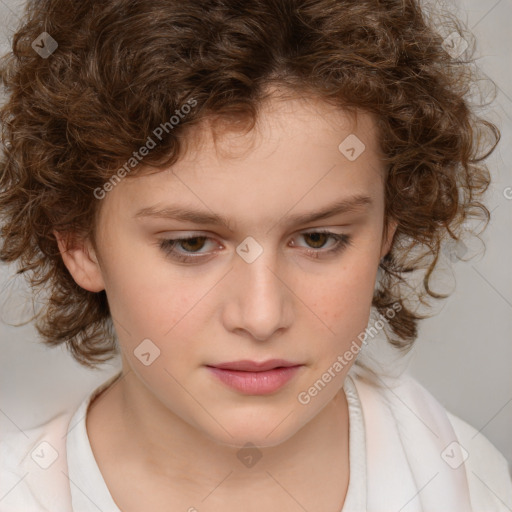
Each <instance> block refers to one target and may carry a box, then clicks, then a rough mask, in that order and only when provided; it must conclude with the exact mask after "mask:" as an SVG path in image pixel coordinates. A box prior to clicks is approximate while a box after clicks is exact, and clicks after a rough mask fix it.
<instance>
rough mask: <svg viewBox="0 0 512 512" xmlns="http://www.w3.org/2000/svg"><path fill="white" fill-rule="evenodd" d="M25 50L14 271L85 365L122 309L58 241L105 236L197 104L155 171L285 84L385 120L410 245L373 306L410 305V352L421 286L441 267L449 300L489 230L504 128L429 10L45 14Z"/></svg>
mask: <svg viewBox="0 0 512 512" xmlns="http://www.w3.org/2000/svg"><path fill="white" fill-rule="evenodd" d="M449 19H450V20H451V23H452V24H455V25H454V26H456V27H457V28H456V30H457V32H459V33H460V34H464V37H465V38H466V39H468V35H467V34H466V33H464V32H463V31H462V30H461V29H460V24H459V22H457V21H456V19H454V18H452V17H450V18H449ZM43 31H44V32H47V33H48V34H50V35H51V37H52V38H54V39H55V40H56V41H57V42H58V48H57V49H56V50H55V51H54V52H53V53H52V54H51V55H50V56H49V57H48V58H42V57H41V56H40V55H39V54H38V53H37V52H36V51H35V49H34V48H33V46H32V43H33V42H34V40H36V38H37V37H38V36H39V35H40V34H41V33H42V32H43ZM12 49H13V51H12V52H10V53H8V54H6V55H5V56H4V57H3V59H2V62H1V67H0V73H1V78H2V81H3V85H4V87H5V91H6V93H8V100H7V101H6V102H5V103H4V105H3V107H2V109H1V111H0V122H1V124H2V134H1V135H2V143H3V148H2V149H3V152H2V155H1V160H0V220H1V221H2V224H1V235H2V245H1V248H0V259H1V260H3V261H5V262H14V261H18V265H19V271H18V273H22V274H25V276H27V278H28V279H29V282H30V284H31V286H32V288H33V290H34V291H37V290H43V289H44V290H45V291H46V292H48V299H47V300H46V301H45V303H44V305H43V306H42V307H41V309H40V311H39V313H38V315H37V322H36V326H37V329H38V331H39V333H40V335H41V336H42V338H43V340H44V342H46V343H48V344H50V345H59V344H61V343H66V344H67V346H68V348H69V349H70V351H71V353H72V355H73V356H74V357H75V359H76V360H77V361H78V362H80V363H81V364H83V365H85V366H90V367H94V366H96V365H97V364H98V363H101V362H104V361H106V360H108V359H110V358H111V357H112V356H113V355H114V354H115V352H116V350H117V348H116V338H115V333H114V329H113V323H112V319H111V316H110V312H109V306H108V302H107V299H106V295H105V291H102V292H99V293H92V292H89V291H86V290H84V289H82V288H81V287H79V286H78V285H77V284H76V283H75V281H74V280H73V278H72V277H71V275H70V274H69V272H68V270H67V269H66V267H65V266H64V264H63V260H62V257H61V255H60V253H59V250H58V247H57V243H56V239H55V236H54V234H53V231H54V230H56V231H58V232H62V233H75V234H79V235H80V236H91V237H92V239H93V240H94V231H95V226H96V215H97V212H98V207H99V200H98V199H97V198H96V197H95V195H94V190H95V189H97V188H98V187H102V186H103V184H104V183H105V182H106V181H107V180H109V179H110V178H111V176H112V174H113V171H114V170H115V169H118V168H119V166H121V165H122V164H123V163H124V162H126V161H127V160H128V159H129V158H130V156H132V153H133V151H134V150H136V149H137V148H139V147H141V146H142V145H143V144H144V143H145V142H146V139H147V137H148V136H149V135H150V134H151V133H152V131H153V130H154V128H155V127H156V126H159V125H160V124H161V123H162V122H165V121H167V120H168V117H169V116H168V113H169V112H171V113H172V112H175V111H176V110H177V109H179V108H180V107H181V106H182V105H184V104H186V103H187V101H190V100H191V98H193V99H195V101H197V105H198V106H197V107H196V108H195V109H193V110H192V111H191V112H190V113H188V114H187V116H186V117H185V118H184V119H183V120H181V122H180V124H179V125H177V126H176V127H175V128H174V129H173V130H172V131H170V132H169V133H168V134H166V133H164V136H163V138H162V141H161V142H160V143H159V144H158V145H157V147H156V148H154V149H153V150H152V151H151V153H150V154H149V155H148V156H146V157H145V158H144V161H143V164H144V165H152V166H156V167H158V168H161V167H163V166H168V165H172V163H174V162H176V161H177V160H178V158H179V156H180V155H181V154H183V152H184V147H185V144H184V140H185V137H184V136H185V134H186V133H189V130H190V129H191V128H193V127H196V126H198V125H199V123H201V122H202V121H204V120H205V119H206V118H208V117H210V118H212V117H214V118H219V119H229V120H231V121H232V122H234V121H236V120H240V121H243V122H248V123H249V124H250V125H251V126H253V125H254V122H255V119H256V118H257V115H258V112H259V108H260V107H261V104H262V102H263V101H264V99H265V94H266V91H268V88H269V86H270V85H278V86H280V87H281V88H285V89H286V90H290V91H293V92H295V93H299V94H312V95H314V96H315V97H318V98H321V99H323V100H325V101H326V102H328V103H329V104H331V105H333V107H339V108H355V109H361V110H363V111H366V112H370V113H372V114H374V116H375V118H376V119H377V123H378V127H379V132H380V142H381V147H382V150H383V153H384V155H385V163H386V165H387V168H388V173H387V180H386V191H385V193H386V207H385V208H386V211H385V214H386V218H392V219H394V220H395V221H396V222H397V231H396V234H395V237H394V240H393V246H392V248H391V251H390V252H389V254H388V255H387V256H386V257H385V258H384V259H383V260H382V262H381V264H380V270H381V274H382V279H381V280H380V283H379V286H378V287H377V289H376V291H375V295H374V299H373V305H374V306H375V307H376V308H377V310H378V311H379V312H381V313H385V311H386V310H387V309H388V308H389V307H390V306H391V305H392V304H394V303H400V304H402V306H403V307H402V308H401V310H400V311H399V312H397V314H396V316H394V318H392V319H390V320H389V322H390V329H391V331H392V336H390V335H389V334H388V337H389V341H390V342H391V343H393V344H394V345H396V346H397V347H402V348H404V349H407V348H408V347H410V346H411V345H412V343H413V341H414V339H415V338H416V336H417V321H418V320H419V319H420V318H423V317H422V316H420V315H419V314H418V313H417V312H415V311H413V308H411V307H410V306H408V305H406V299H405V297H406V294H405V289H406V287H407V279H406V278H407V275H408V274H407V273H409V272H411V271H413V270H416V269H418V268H420V266H421V265H420V259H421V260H422V261H423V262H424V261H427V264H426V266H424V268H425V269H426V273H425V277H424V280H423V284H422V289H421V290H417V292H418V297H419V298H420V300H421V298H422V297H428V296H430V297H435V298H438V297H441V295H439V294H437V293H436V292H434V291H433V290H432V289H431V287H430V285H429V282H430V278H431V275H432V272H433V270H434V268H435V267H436V264H437V262H438V259H439V255H440V251H441V243H442V241H443V239H445V238H446V237H447V236H449V237H451V238H452V239H454V240H458V239H459V238H460V236H461V234H462V225H463V222H464V221H466V220H467V219H468V218H470V217H472V218H477V219H484V220H486V221H487V220H488V218H489V212H488V210H487V209H486V208H485V206H484V205H483V204H482V203H481V202H480V201H481V196H482V194H483V193H484V192H485V190H486V189H487V187H488V185H489V182H490V178H489V172H488V169H487V167H486V166H485V165H484V164H483V160H484V159H485V158H486V157H487V156H488V155H489V154H490V153H491V152H492V150H493V149H494V147H495V146H496V144H497V142H498V140H499V131H498V129H497V128H496V127H495V126H494V125H493V124H492V123H490V122H488V121H486V120H484V119H483V118H481V117H479V116H478V115H477V114H476V113H475V110H476V109H474V108H472V107H471V104H470V101H469V99H468V94H469V91H470V87H471V84H472V83H474V77H475V73H474V72H475V70H474V66H472V62H473V61H469V60H467V59H466V60H461V59H453V58H451V57H450V55H449V54H448V53H447V52H446V51H445V49H444V48H443V38H442V36H441V35H440V34H439V33H437V31H436V30H435V29H434V28H433V23H432V20H429V18H428V13H427V12H426V11H425V10H422V7H421V6H420V4H419V2H417V1H416V0H360V1H357V2H351V1H344V0H245V1H240V0H137V1H134V0H30V1H29V3H28V4H27V7H26V11H25V16H24V19H23V21H22V24H21V25H20V28H18V30H17V32H16V34H15V35H14V38H13V45H12ZM470 50H472V48H469V49H468V50H467V51H466V52H465V54H464V55H467V54H468V53H470ZM234 126H237V125H236V123H234ZM136 170H137V168H136V169H135V170H134V171H133V173H132V174H133V175H135V174H136ZM417 249H421V251H420V252H422V258H420V259H418V257H417V255H416V256H413V255H414V254H417V252H418V251H416V250H417ZM415 251H416V252H415ZM425 258H426V260H425Z"/></svg>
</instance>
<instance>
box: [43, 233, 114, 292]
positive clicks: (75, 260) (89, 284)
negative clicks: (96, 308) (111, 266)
mask: <svg viewBox="0 0 512 512" xmlns="http://www.w3.org/2000/svg"><path fill="white" fill-rule="evenodd" d="M53 234H54V235H55V238H56V239H57V244H58V246H59V251H60V254H61V256H62V260H63V262H64V265H66V268H67V269H68V270H69V273H70V274H71V276H72V277H73V279H74V280H75V282H76V284H78V285H79V286H80V287H82V288H84V289H85V290H88V291H90V292H100V291H102V290H104V289H105V284H104V281H103V276H102V273H101V268H100V265H99V263H98V258H97V256H96V254H95V252H94V248H93V247H92V244H91V242H90V240H84V239H78V238H77V237H75V236H73V235H69V234H64V233H58V232H57V231H54V232H53Z"/></svg>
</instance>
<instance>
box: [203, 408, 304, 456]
mask: <svg viewBox="0 0 512 512" xmlns="http://www.w3.org/2000/svg"><path fill="white" fill-rule="evenodd" d="M285 417H286V415H285V416H283V417H280V418H278V419H277V418H276V420H275V421H274V422H270V421H268V420H267V421H264V422H262V423H259V424H257V423H252V424H251V425H248V424H247V422H241V423H240V424H236V425H235V424H233V423H231V424H229V422H228V423H226V424H225V427H226V429H227V430H228V431H229V434H228V433H227V432H226V431H225V430H224V429H217V430H216V431H215V432H205V433H206V435H208V437H210V438H211V439H212V440H214V441H215V442H216V443H218V444H221V445H223V446H229V447H231V448H236V449H238V450H239V449H243V448H246V447H247V445H250V446H252V445H254V446H256V447H258V448H272V447H273V446H279V445H281V444H283V443H285V442H286V441H287V440H288V439H290V438H291V437H293V436H294V435H295V434H296V433H297V432H298V430H299V429H300V425H290V424H289V423H288V422H286V421H283V419H284V418H285ZM230 434H231V435H230Z"/></svg>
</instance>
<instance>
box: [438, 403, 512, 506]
mask: <svg viewBox="0 0 512 512" xmlns="http://www.w3.org/2000/svg"><path fill="white" fill-rule="evenodd" d="M447 415H448V418H449V419H450V422H451V424H452V426H453V429H454V431H455V434H456V436H457V440H458V442H459V443H460V445H461V451H462V453H463V456H464V458H465V462H464V464H465V465H466V474H467V477H468V483H469V490H470V494H471V501H472V503H473V505H474V507H475V510H484V506H486V504H487V503H488V502H489V499H491V500H493V501H494V502H495V504H496V506H497V507H498V508H497V510H506V509H507V508H508V510H510V508H511V507H512V478H511V475H510V467H509V464H508V462H507V460H506V459H505V457H504V456H503V455H502V454H501V452H500V451H499V450H498V449H497V448H496V447H495V446H494V445H493V444H492V443H491V442H490V441H489V440H488V439H487V438H486V437H485V436H484V435H483V434H482V433H481V432H479V431H478V430H476V429H475V428H474V427H472V426H471V425H469V424H468V423H466V422H465V421H464V420H462V419H460V418H459V417H457V416H455V415H454V414H451V413H450V412H448V411H447ZM505 507H506V508H505Z"/></svg>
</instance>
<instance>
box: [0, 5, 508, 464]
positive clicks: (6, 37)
mask: <svg viewBox="0 0 512 512" xmlns="http://www.w3.org/2000/svg"><path fill="white" fill-rule="evenodd" d="M21 5H22V2H19V1H14V0H0V15H1V17H0V19H1V20H3V21H2V25H1V26H0V32H1V33H0V37H1V44H2V47H1V50H2V54H3V53H4V52H5V51H7V50H8V49H9V42H10V40H11V38H12V34H13V31H14V29H15V27H16V25H17V23H18V19H19V16H20V12H21ZM456 8H458V9H459V14H460V16H461V17H462V19H463V20H464V21H465V22H466V23H467V25H468V27H469V28H470V30H471V32H472V33H473V34H474V35H475V37H476V40H477V54H478V56H479V58H478V66H479V67H480V69H481V70H482V71H483V72H484V73H486V74H487V75H488V76H489V77H490V78H491V79H492V80H493V81H494V82H495V83H496V85H497V87H498V90H497V91H498V96H497V98H496V100H495V102H494V103H493V104H492V105H491V110H490V111H489V116H490V118H491V119H492V120H493V121H494V122H496V123H497V124H498V125H499V127H500V129H501V132H502V142H501V143H500V145H499V147H498V149H497V151H496V152H495V153H494V155H493V156H492V157H491V158H490V159H489V165H490V168H491V171H492V176H493V185H492V189H491V191H490V194H489V196H488V207H489V210H491V211H492V220H491V223H490V225H489V227H488V228H487V230H486V232H485V234H484V236H483V240H484V242H485V245H486V251H485V252H483V251H480V254H479V255H478V256H476V257H475V258H474V259H473V260H471V261H469V262H462V261H456V262H454V265H453V272H454V278H453V277H450V276H449V275H446V276H445V277H444V278H443V279H445V281H443V282H444V284H446V283H448V285H449V286H448V287H449V288H450V287H451V289H453V293H452V294H451V296H450V298H449V299H447V300H446V301H444V302H442V303H439V304H438V305H437V306H436V308H435V310H436V311H437V315H436V316H435V317H433V318H430V319H428V320H425V321H423V323H422V324H421V327H420V333H419V338H418V340H417V342H416V344H415V348H414V350H413V353H412V355H411V360H410V366H409V371H410V373H412V375H414V376H415V377H416V378H417V379H418V380H419V381H420V382H421V383H422V384H423V385H424V386H425V387H426V388H427V389H428V390H430V392H431V393H432V394H433V395H434V396H435V397H436V398H437V399H438V400H439V401H440V402H441V403H442V404H443V405H444V406H445V407H446V408H447V409H448V410H450V411H451V412H452V413H454V414H456V415H457V416H459V417H461V418H463V419H464V420H466V421H467V422H468V423H470V424H471V425H473V426H474V427H475V428H477V429H478V430H479V431H481V432H482V434H484V435H485V436H486V437H487V438H488V439H489V440H490V441H491V442H492V443H493V444H494V445H495V446H496V447H497V448H498V449H499V450H500V451H501V452H502V453H503V454H504V455H505V456H506V457H507V459H508V460H509V461H512V436H511V435H510V433H511V432H512V371H511V370H512V340H511V337H512V336H511V332H512V270H511V269H512V199H507V195H508V197H512V189H511V190H510V194H507V192H506V191H507V187H512V173H511V170H510V164H511V163H512V149H511V144H510V142H511V141H512V137H511V135H512V74H511V73H512V71H511V70H512V66H511V65H510V63H511V60H510V59H511V57H510V56H511V53H512V36H511V30H510V20H511V19H512V0H464V1H460V2H458V3H457V4H456ZM13 272H14V268H13V267H10V266H5V265H4V266H2V265H0V307H1V310H0V350H1V362H0V375H1V377H0V378H1V388H0V428H3V429H17V428H20V429H23V428H26V427H28V426H30V425H32V424H34V423H35V422H37V423H40V422H42V421H44V420H45V419H47V418H50V417H51V416H52V415H53V414H54V413H55V412H57V411H59V410H61V409H63V408H64V407H68V406H69V407H72V406H74V405H75V404H77V403H78V401H79V400H81V399H82V398H83V397H84V396H85V395H86V394H88V393H89V392H90V391H91V390H92V389H93V388H94V387H96V386H97V385H98V384H99V383H101V382H102V381H103V380H105V379H106V378H107V377H108V376H110V375H112V374H113V373H115V372H116V371H117V369H118V368H119V367H120V362H119V360H117V361H115V362H113V363H112V364H110V365H105V366H104V368H103V369H102V370H97V371H90V370H86V369H84V368H83V367H81V366H79V365H78V364H77V363H75V362H74V361H73V360H72V358H71V357H70V356H69V355H68V354H67V353H66V352H65V351H64V350H63V349H62V348H61V347H59V348H54V349H50V348H46V347H45V346H43V345H42V344H41V343H40V342H39V341H38V338H37V334H36V331H35V329H34V328H33V327H32V326H31V325H28V326H24V327H11V326H9V325H7V323H9V322H13V321H14V322H15V321H17V319H19V317H20V311H22V310H25V311H29V309H28V308H27V305H26V303H24V302H23V295H24V294H26V293H27V290H26V288H24V286H23V285H21V284H20V283H19V280H17V281H14V282H13V281H12V279H10V276H11V275H12V274H13ZM454 283H456V284H454Z"/></svg>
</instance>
